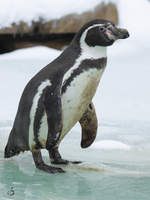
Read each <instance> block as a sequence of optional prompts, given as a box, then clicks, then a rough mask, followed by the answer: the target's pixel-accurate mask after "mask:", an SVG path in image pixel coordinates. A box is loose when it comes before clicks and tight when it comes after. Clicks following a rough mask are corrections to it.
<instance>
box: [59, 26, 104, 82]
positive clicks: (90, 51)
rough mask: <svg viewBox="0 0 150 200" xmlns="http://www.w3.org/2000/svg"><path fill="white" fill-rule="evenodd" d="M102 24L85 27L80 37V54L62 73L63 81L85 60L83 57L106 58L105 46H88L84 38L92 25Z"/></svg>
mask: <svg viewBox="0 0 150 200" xmlns="http://www.w3.org/2000/svg"><path fill="white" fill-rule="evenodd" d="M103 25H104V24H94V25H92V26H90V27H89V28H87V29H86V30H85V31H84V32H83V33H82V36H81V39H80V47H81V54H80V56H79V57H78V58H77V60H76V62H75V64H74V65H73V67H71V68H70V69H69V70H68V71H67V72H66V74H65V75H64V78H63V83H65V81H66V80H67V79H68V78H69V77H70V76H71V74H72V72H73V71H74V70H75V69H77V68H78V67H79V65H80V64H81V62H82V61H83V60H85V59H100V58H106V57H107V55H106V53H107V52H106V50H107V49H106V47H102V46H95V47H90V46H88V45H87V44H86V42H85V38H86V35H87V32H88V30H90V29H92V28H94V27H97V26H103Z"/></svg>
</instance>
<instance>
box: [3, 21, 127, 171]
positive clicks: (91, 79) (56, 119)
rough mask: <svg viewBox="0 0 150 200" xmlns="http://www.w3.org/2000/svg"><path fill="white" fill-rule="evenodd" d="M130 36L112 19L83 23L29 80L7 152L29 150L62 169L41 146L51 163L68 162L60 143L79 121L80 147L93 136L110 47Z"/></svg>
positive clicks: (45, 167) (42, 166)
mask: <svg viewBox="0 0 150 200" xmlns="http://www.w3.org/2000/svg"><path fill="white" fill-rule="evenodd" d="M128 37H129V33H128V31H127V30H126V29H122V28H118V27H116V25H115V24H114V23H113V22H111V21H108V20H104V19H96V20H92V21H90V22H88V23H87V24H85V25H84V26H83V27H82V28H81V29H80V30H79V32H78V33H77V34H76V35H75V37H74V38H73V40H72V42H71V44H70V45H69V46H68V47H67V48H66V49H65V50H64V51H63V52H62V54H61V55H60V56H58V57H57V58H56V59H55V60H54V61H52V62H51V63H50V64H48V65H47V66H46V67H44V68H43V69H42V70H40V71H39V72H38V73H37V74H36V75H35V76H34V77H33V78H32V79H31V80H30V81H29V82H28V84H27V85H26V87H25V89H24V91H23V94H22V96H21V99H20V102H19V106H18V111H17V114H16V117H15V120H14V124H13V127H12V130H11V132H10V135H9V138H8V142H7V145H6V147H5V153H4V157H5V158H9V157H12V156H15V155H18V154H19V153H20V152H24V151H31V152H32V156H33V160H34V163H35V166H36V168H38V169H40V170H43V171H45V172H48V173H57V172H58V173H62V172H64V170H63V169H62V168H59V167H54V166H50V165H47V164H45V163H44V161H43V159H42V154H41V149H46V150H47V151H48V153H49V158H50V161H51V163H52V164H68V163H69V162H70V161H68V160H65V159H62V157H61V155H60V153H59V150H58V148H59V144H60V142H61V141H62V139H63V138H64V137H65V135H66V134H67V133H68V132H69V131H70V130H71V128H72V127H73V126H74V125H75V124H76V123H77V122H79V123H80V125H81V129H82V140H81V147H82V148H87V147H89V146H90V145H91V144H92V143H93V142H94V140H95V138H96V134H97V123H98V122H97V116H96V112H95V108H94V105H93V103H92V99H93V97H94V95H95V92H96V89H97V87H98V85H99V82H100V80H101V77H102V74H103V72H104V70H105V68H106V63H107V52H106V49H107V47H108V46H111V45H112V44H113V43H114V42H115V41H116V40H117V39H125V38H128ZM73 163H78V162H73Z"/></svg>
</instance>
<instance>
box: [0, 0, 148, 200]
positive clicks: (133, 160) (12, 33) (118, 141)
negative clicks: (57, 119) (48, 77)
mask: <svg viewBox="0 0 150 200" xmlns="http://www.w3.org/2000/svg"><path fill="white" fill-rule="evenodd" d="M0 5H1V6H0V94H1V98H0V197H1V199H2V200H6V199H9V196H8V194H7V192H8V191H9V188H11V187H13V188H14V190H15V195H16V196H15V198H16V199H19V200H20V199H21V200H22V199H35V198H36V199H39V200H40V199H43V198H44V199H46V200H48V199H50V197H51V199H57V200H63V199H65V200H66V199H86V200H91V199H94V200H99V199H100V194H101V197H102V199H103V200H105V199H106V200H108V199H110V200H116V199H121V200H126V199H128V200H134V199H136V200H149V196H150V190H149V185H150V180H149V177H150V92H149V91H150V53H149V52H150V39H149V35H150V24H149V19H150V1H149V0H132V1H130V0H88V1H87V0H81V1H75V0H61V1H59V0H55V1H51V0H30V1H27V0H5V1H3V0H0ZM95 18H103V19H108V20H111V21H113V22H114V23H115V24H117V25H118V26H120V27H122V28H126V29H128V31H129V33H130V38H128V39H127V40H120V41H117V42H116V43H115V44H114V45H113V46H111V47H109V48H108V50H107V54H108V64H107V67H106V70H105V72H104V74H103V77H102V80H101V82H100V85H99V87H98V90H97V92H96V95H95V97H94V100H93V101H94V104H95V107H96V112H97V117H98V121H99V127H98V135H97V138H96V141H95V142H94V144H93V145H92V146H91V147H90V148H88V149H85V150H83V149H81V148H80V138H81V130H80V126H79V124H77V125H76V126H75V127H74V128H73V129H72V130H71V131H70V133H69V134H68V135H67V136H66V138H65V139H64V141H63V142H62V144H61V146H60V149H61V152H62V155H63V157H64V158H67V159H69V158H70V159H72V160H74V159H77V160H82V161H84V162H83V164H81V166H77V167H75V166H68V167H65V166H63V168H64V169H65V170H66V171H67V173H66V174H64V175H61V176H59V175H56V176H55V177H54V176H50V178H49V176H47V174H46V175H45V174H43V172H39V171H38V170H36V169H35V166H34V163H33V160H32V156H31V153H30V152H26V153H24V154H21V155H19V156H18V157H14V158H11V159H8V160H4V158H3V152H4V148H5V145H6V142H7V139H8V136H9V132H10V130H11V128H12V125H13V121H14V118H15V115H16V112H17V107H18V103H19V99H20V96H21V94H22V91H23V89H24V87H25V85H26V84H27V82H28V81H29V80H30V79H31V78H32V77H33V76H34V75H35V74H36V73H37V72H38V71H39V70H40V69H42V68H43V67H44V66H46V65H47V64H48V63H49V62H51V61H52V60H53V59H55V58H56V57H57V56H58V55H60V53H61V52H62V51H63V49H64V48H66V46H68V45H69V43H70V42H71V40H72V38H73V37H74V35H75V33H76V32H78V30H79V29H80V28H81V26H82V25H83V24H85V23H86V22H88V21H90V20H92V19H95ZM43 155H44V158H45V160H46V161H47V163H48V162H49V160H48V155H47V152H46V151H43ZM47 183H48V184H47ZM64 183H65V184H64ZM49 186H50V187H49ZM69 186H71V187H69ZM58 188H59V192H58Z"/></svg>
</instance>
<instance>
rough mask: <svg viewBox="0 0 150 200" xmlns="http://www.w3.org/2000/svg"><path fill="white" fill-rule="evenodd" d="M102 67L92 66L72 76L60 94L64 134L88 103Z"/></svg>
mask: <svg viewBox="0 0 150 200" xmlns="http://www.w3.org/2000/svg"><path fill="white" fill-rule="evenodd" d="M103 71H104V69H96V68H92V69H89V70H87V71H83V72H82V73H81V74H79V75H77V76H76V77H74V79H73V80H72V82H71V83H70V85H68V87H67V89H66V91H65V93H64V94H63V95H62V114H63V130H62V138H63V137H64V135H65V134H66V133H67V132H68V131H69V130H70V129H71V128H72V127H73V126H74V125H75V124H76V123H77V122H78V121H79V120H80V118H81V117H82V115H83V113H84V112H85V110H86V108H87V106H88V105H89V104H90V102H91V100H92V98H93V96H94V94H95V92H96V88H97V86H98V84H99V81H100V78H101V76H102V73H103Z"/></svg>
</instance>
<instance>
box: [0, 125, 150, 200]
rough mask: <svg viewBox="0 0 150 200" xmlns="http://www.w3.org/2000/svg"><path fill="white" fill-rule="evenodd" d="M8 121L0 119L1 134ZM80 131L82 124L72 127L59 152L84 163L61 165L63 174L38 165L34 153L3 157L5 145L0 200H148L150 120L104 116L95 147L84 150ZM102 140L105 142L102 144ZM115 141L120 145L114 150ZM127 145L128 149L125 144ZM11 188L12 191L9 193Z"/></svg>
mask: <svg viewBox="0 0 150 200" xmlns="http://www.w3.org/2000/svg"><path fill="white" fill-rule="evenodd" d="M7 123H8V122H6V123H3V124H2V123H1V127H0V135H3V134H6V135H7V134H8V132H9V129H10V127H7V128H6V127H4V126H6V124H7ZM9 123H10V122H9ZM10 124H11V123H10ZM79 130H80V129H79V125H77V126H75V128H73V130H72V131H71V132H70V134H69V135H67V136H66V138H65V139H64V141H63V143H62V145H61V148H60V151H61V154H62V156H63V157H64V158H66V159H70V160H81V161H83V163H81V164H79V165H71V164H70V165H68V166H64V165H62V168H63V169H64V170H65V171H66V173H64V174H55V175H51V174H47V173H44V172H42V171H39V170H37V169H35V166H34V163H33V160H32V156H31V153H30V152H26V153H24V154H20V155H19V156H17V157H14V158H11V159H7V160H4V158H3V151H2V150H1V151H0V191H1V192H0V199H2V200H4V199H15V200H22V199H29V200H30V199H31V200H32V199H39V200H40V199H45V200H49V199H52V200H55V199H57V200H59V199H60V200H65V199H76V200H77V199H88V200H90V199H94V200H99V199H101V198H102V199H104V200H105V199H111V200H113V199H114V200H116V199H122V200H126V199H129V200H133V199H136V200H141V199H142V200H145V199H147V200H148V199H149V195H150V189H149V185H150V156H149V154H150V147H149V142H148V141H150V134H149V130H150V124H149V123H148V122H140V123H139V122H138V123H137V122H134V121H126V122H125V121H123V122H119V121H118V122H116V121H102V122H101V126H100V127H99V132H98V137H97V140H96V142H95V144H97V146H96V147H95V145H93V146H91V147H90V148H88V149H85V150H83V149H81V148H80V131H79ZM102 133H103V134H102ZM100 141H104V143H103V145H102V147H101V144H100V143H99V142H100ZM113 142H114V143H115V144H116V148H113V149H112V150H110V146H111V145H112V144H114V143H113ZM118 142H119V145H118ZM125 144H126V145H128V146H129V147H130V149H125V148H124V145H125ZM117 145H118V146H117ZM121 145H122V146H121ZM42 153H43V156H44V160H45V162H46V163H49V159H48V154H47V152H46V151H43V152H42ZM11 187H13V188H11ZM11 189H12V190H13V191H14V195H13V196H10V193H9V194H8V192H10V190H11Z"/></svg>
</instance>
